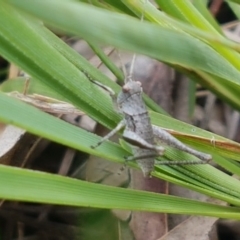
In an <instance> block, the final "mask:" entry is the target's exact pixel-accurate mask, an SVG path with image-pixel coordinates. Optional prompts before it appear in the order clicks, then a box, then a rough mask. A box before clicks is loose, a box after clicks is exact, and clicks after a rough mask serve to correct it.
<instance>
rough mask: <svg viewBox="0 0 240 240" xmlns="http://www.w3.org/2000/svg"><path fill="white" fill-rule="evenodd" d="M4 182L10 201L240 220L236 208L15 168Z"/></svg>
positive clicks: (0, 191) (1, 176)
mask: <svg viewBox="0 0 240 240" xmlns="http://www.w3.org/2000/svg"><path fill="white" fill-rule="evenodd" d="M13 176H14V177H13ZM29 179H31V181H29ZM0 181H1V182H8V184H1V185H0V197H1V198H2V199H6V200H20V201H27V202H36V203H48V204H61V205H69V206H78V207H80V206H85V207H94V208H105V209H114V208H117V209H130V210H136V211H151V212H168V213H172V212H174V213H184V214H197V215H206V216H214V217H224V218H231V219H240V209H239V208H236V207H223V206H218V205H216V204H209V203H203V202H199V201H193V200H188V199H184V198H178V197H173V196H167V195H164V194H156V193H150V192H143V191H137V190H131V189H123V188H116V187H110V186H106V185H101V184H95V183H90V182H85V181H80V180H76V179H71V178H68V177H62V176H58V175H53V174H48V173H43V172H38V171H31V170H25V169H19V168H14V167H7V166H0ZM22 186H24V188H23V187H22Z"/></svg>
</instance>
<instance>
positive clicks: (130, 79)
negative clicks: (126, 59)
mask: <svg viewBox="0 0 240 240" xmlns="http://www.w3.org/2000/svg"><path fill="white" fill-rule="evenodd" d="M147 2H148V0H145V1H144V5H145V4H146V3H147ZM144 15H145V7H144V6H143V10H142V14H141V18H140V22H143V20H144ZM135 62H136V53H134V54H133V57H132V61H131V66H130V70H129V75H128V77H127V78H126V79H127V80H126V81H127V82H131V81H134V80H133V71H134V65H135Z"/></svg>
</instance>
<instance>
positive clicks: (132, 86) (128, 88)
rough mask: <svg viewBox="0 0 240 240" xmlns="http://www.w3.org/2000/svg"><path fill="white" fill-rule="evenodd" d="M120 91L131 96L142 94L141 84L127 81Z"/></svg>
mask: <svg viewBox="0 0 240 240" xmlns="http://www.w3.org/2000/svg"><path fill="white" fill-rule="evenodd" d="M122 91H123V92H124V93H126V94H129V95H133V94H136V93H140V94H141V93H142V84H141V83H140V82H138V81H129V82H127V83H126V84H125V85H124V86H123V87H122Z"/></svg>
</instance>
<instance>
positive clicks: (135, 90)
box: [92, 79, 212, 177]
mask: <svg viewBox="0 0 240 240" xmlns="http://www.w3.org/2000/svg"><path fill="white" fill-rule="evenodd" d="M93 82H94V83H95V84H96V85H99V86H101V87H102V88H104V89H105V90H107V91H108V92H109V93H110V95H111V96H112V99H113V101H116V103H115V104H116V106H117V108H118V109H117V110H118V112H119V113H121V114H122V115H123V120H122V121H120V122H119V123H118V125H117V126H116V127H115V128H114V129H113V130H112V131H111V132H110V133H109V134H107V135H106V136H105V137H103V138H102V139H101V141H99V142H98V143H97V144H96V145H95V146H92V148H96V147H98V146H99V145H101V144H102V143H103V142H104V141H106V140H108V139H109V138H110V137H111V136H113V135H114V134H115V133H117V132H118V131H119V130H121V129H122V128H124V131H123V139H124V140H125V141H127V142H128V143H129V144H130V145H131V147H132V152H133V156H129V157H126V160H136V162H137V163H138V165H139V167H140V168H141V169H142V172H143V174H144V176H145V177H146V176H149V175H150V173H151V171H152V170H153V169H154V164H155V158H156V157H158V156H162V155H163V154H164V147H162V146H158V145H157V144H156V143H155V139H157V140H158V141H160V142H161V143H164V144H166V145H168V146H171V147H174V148H177V149H179V150H181V151H184V152H187V153H190V154H192V155H194V156H196V157H197V158H199V159H200V160H199V161H158V162H157V164H164V165H187V164H204V163H207V162H209V161H210V160H211V159H212V156H211V155H209V154H205V153H202V152H199V151H196V150H194V149H192V148H190V147H188V146H186V145H185V144H183V143H182V142H180V141H179V140H177V139H176V138H175V137H173V136H172V135H171V134H169V133H168V132H166V131H165V130H163V129H161V128H159V127H156V126H153V125H152V124H151V122H150V117H149V114H148V111H147V108H146V106H145V103H144V101H143V98H142V87H141V83H140V82H138V81H133V80H131V79H128V81H127V82H126V83H125V84H124V86H123V87H122V90H121V91H120V93H119V94H118V96H117V97H116V94H115V93H114V92H113V90H112V89H110V88H108V87H106V86H104V85H102V84H101V83H99V82H96V81H93Z"/></svg>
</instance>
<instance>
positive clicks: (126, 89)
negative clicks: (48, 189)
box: [122, 84, 130, 93]
mask: <svg viewBox="0 0 240 240" xmlns="http://www.w3.org/2000/svg"><path fill="white" fill-rule="evenodd" d="M129 90H130V88H129V87H128V86H126V84H125V85H124V86H123V87H122V91H123V92H125V93H127V92H129Z"/></svg>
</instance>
